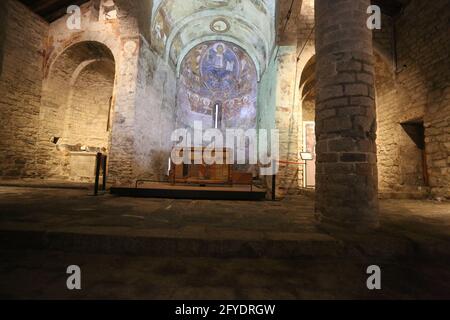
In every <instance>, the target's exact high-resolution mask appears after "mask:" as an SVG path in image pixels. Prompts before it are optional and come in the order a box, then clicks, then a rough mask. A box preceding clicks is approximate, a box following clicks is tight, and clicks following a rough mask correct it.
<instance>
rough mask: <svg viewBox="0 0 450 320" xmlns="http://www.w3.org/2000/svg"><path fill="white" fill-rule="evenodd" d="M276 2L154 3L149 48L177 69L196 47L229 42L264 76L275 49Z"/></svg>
mask: <svg viewBox="0 0 450 320" xmlns="http://www.w3.org/2000/svg"><path fill="white" fill-rule="evenodd" d="M275 13H276V0H246V1H241V0H155V1H154V6H153V13H152V45H153V46H154V48H155V49H156V51H158V52H159V53H160V54H161V55H162V56H163V57H164V58H165V59H166V60H167V61H169V62H171V63H172V64H173V65H175V66H180V65H181V61H182V60H183V58H184V56H185V55H186V54H187V53H188V52H189V51H190V49H192V48H193V47H195V46H196V45H197V44H199V43H201V42H204V41H209V40H223V41H229V42H233V43H235V44H237V45H239V46H240V47H242V48H243V49H244V50H245V51H246V52H247V53H248V54H249V55H250V56H251V57H252V59H253V60H254V62H255V65H256V68H257V70H258V74H261V73H263V72H264V69H265V68H266V66H267V63H268V60H269V57H270V56H271V53H272V50H273V47H274V45H275Z"/></svg>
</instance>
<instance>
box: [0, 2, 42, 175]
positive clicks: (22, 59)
mask: <svg viewBox="0 0 450 320" xmlns="http://www.w3.org/2000/svg"><path fill="white" fill-rule="evenodd" d="M2 6H3V7H7V10H5V11H3V10H2V11H3V12H2V17H0V20H2V22H1V23H2V28H3V27H6V28H5V29H3V32H4V33H5V34H4V46H3V50H2V52H3V68H2V70H1V76H0V136H1V139H0V177H7V178H8V177H9V178H17V177H32V176H34V175H35V154H36V137H37V132H38V116H39V108H40V98H41V87H42V74H43V51H44V44H45V39H46V36H47V33H48V25H47V23H46V22H45V21H43V20H42V19H41V18H40V17H38V16H37V15H35V14H34V13H32V12H30V11H29V10H28V9H27V8H26V7H25V6H24V5H22V4H21V3H19V2H17V1H14V0H11V1H8V2H7V3H3V4H2ZM0 9H1V8H0ZM5 15H6V16H5Z"/></svg>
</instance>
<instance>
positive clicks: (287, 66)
mask: <svg viewBox="0 0 450 320" xmlns="http://www.w3.org/2000/svg"><path fill="white" fill-rule="evenodd" d="M277 66H278V80H277V99H276V113H275V125H276V128H277V129H278V130H279V135H280V142H279V145H280V166H279V171H278V175H277V186H278V188H277V189H278V190H277V191H278V193H279V196H283V195H285V194H286V193H288V192H289V191H290V190H292V191H295V190H297V188H298V186H299V181H298V176H299V170H300V168H301V167H300V166H299V165H298V164H297V163H298V162H299V156H298V150H299V145H298V120H299V104H298V99H297V98H296V97H297V96H298V88H297V86H298V80H297V78H298V69H297V47H296V46H281V47H279V51H278V54H277Z"/></svg>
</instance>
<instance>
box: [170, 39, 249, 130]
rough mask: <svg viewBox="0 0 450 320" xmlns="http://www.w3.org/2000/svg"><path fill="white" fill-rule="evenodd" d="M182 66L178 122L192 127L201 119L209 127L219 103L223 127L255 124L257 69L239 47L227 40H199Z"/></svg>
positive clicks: (243, 126)
mask: <svg viewBox="0 0 450 320" xmlns="http://www.w3.org/2000/svg"><path fill="white" fill-rule="evenodd" d="M181 70H182V71H181V76H180V86H179V92H178V106H179V110H180V111H179V114H178V118H179V123H180V122H182V123H183V124H184V125H185V126H186V127H191V126H192V124H193V122H194V121H199V120H200V121H203V123H204V125H205V127H206V128H207V127H210V126H211V123H212V122H211V117H213V116H214V114H215V111H214V110H215V108H217V106H218V105H220V107H221V108H222V109H221V113H220V114H221V117H222V119H220V120H221V121H220V123H221V124H222V126H221V129H226V128H241V129H249V128H254V127H255V126H256V92H257V75H256V69H255V66H254V64H253V61H252V60H251V59H250V57H249V56H248V55H247V54H246V52H245V51H244V50H242V49H241V48H240V47H238V46H236V45H234V44H232V43H228V42H224V41H219V42H206V43H203V44H200V45H199V46H197V47H195V48H194V49H192V50H191V52H190V53H189V54H188V55H187V56H186V58H185V59H184V61H183V65H182V69H181Z"/></svg>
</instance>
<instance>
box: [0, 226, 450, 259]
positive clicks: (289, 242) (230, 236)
mask: <svg viewBox="0 0 450 320" xmlns="http://www.w3.org/2000/svg"><path fill="white" fill-rule="evenodd" d="M0 248H4V249H11V248H14V249H37V250H57V251H65V252H83V253H93V254H129V255H140V256H158V257H209V258H271V259H295V258H305V259H322V258H352V259H355V258H363V259H364V258H368V257H369V258H375V259H391V258H398V257H406V258H414V259H416V258H429V257H436V256H439V258H440V259H442V258H446V259H448V258H450V244H446V245H445V246H443V243H442V242H439V243H429V242H427V243H422V244H420V243H414V242H413V241H411V240H410V239H400V238H391V237H388V236H379V235H377V236H373V237H372V236H368V237H367V236H365V237H363V238H361V239H353V240H350V241H345V243H344V242H343V241H341V240H337V239H336V238H333V237H331V236H329V235H327V234H323V233H316V232H312V231H305V232H304V233H276V232H264V233H263V232H253V231H245V230H215V231H214V232H209V233H206V234H203V235H198V234H197V235H195V234H194V233H192V232H183V231H180V230H175V229H167V230H160V229H155V230H144V231H139V230H137V231H134V232H133V233H132V234H129V233H128V234H126V233H124V232H121V231H116V232H114V231H113V230H110V229H107V230H103V229H101V228H92V229H91V230H87V229H86V228H83V229H82V230H79V231H77V230H74V229H73V228H71V230H54V231H47V230H25V229H23V230H21V229H16V230H13V229H9V230H8V229H3V230H0Z"/></svg>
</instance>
